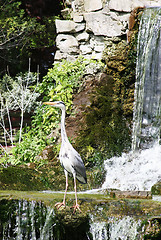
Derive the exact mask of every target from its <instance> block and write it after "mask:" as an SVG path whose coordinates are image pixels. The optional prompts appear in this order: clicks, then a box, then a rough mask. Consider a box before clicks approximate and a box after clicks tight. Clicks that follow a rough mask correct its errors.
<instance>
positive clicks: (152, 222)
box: [144, 216, 161, 239]
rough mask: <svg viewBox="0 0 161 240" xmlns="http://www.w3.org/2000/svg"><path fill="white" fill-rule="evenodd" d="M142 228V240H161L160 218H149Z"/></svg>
mask: <svg viewBox="0 0 161 240" xmlns="http://www.w3.org/2000/svg"><path fill="white" fill-rule="evenodd" d="M147 223H148V225H147V226H146V227H144V239H161V217H160V216H158V217H157V216H156V217H151V218H149V219H148V222H147Z"/></svg>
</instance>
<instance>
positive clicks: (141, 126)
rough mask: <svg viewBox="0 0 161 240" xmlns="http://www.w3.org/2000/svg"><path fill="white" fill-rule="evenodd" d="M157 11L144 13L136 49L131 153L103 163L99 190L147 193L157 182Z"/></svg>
mask: <svg viewBox="0 0 161 240" xmlns="http://www.w3.org/2000/svg"><path fill="white" fill-rule="evenodd" d="M160 108H161V8H147V9H145V10H144V13H143V15H142V19H141V22H140V28H139V34H138V46H137V65H136V85H135V103H134V114H133V116H134V117H133V135H132V139H133V141H132V151H131V152H130V153H128V154H126V153H123V154H122V156H121V157H113V158H111V159H107V160H106V161H105V163H104V165H105V170H106V179H105V182H104V184H103V186H102V188H103V189H107V188H116V189H120V190H148V191H149V190H151V187H152V186H153V185H154V184H155V183H156V182H157V181H159V180H160V179H161V145H159V140H160V129H161V112H160V111H161V109H160Z"/></svg>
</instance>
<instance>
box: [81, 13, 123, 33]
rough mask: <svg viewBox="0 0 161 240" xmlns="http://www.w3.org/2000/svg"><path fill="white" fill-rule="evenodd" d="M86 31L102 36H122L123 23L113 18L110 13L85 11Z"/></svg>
mask: <svg viewBox="0 0 161 240" xmlns="http://www.w3.org/2000/svg"><path fill="white" fill-rule="evenodd" d="M84 18H85V21H86V31H87V32H93V33H94V35H96V36H97V35H99V36H100V35H101V36H108V37H113V36H120V35H121V34H122V29H123V25H122V24H121V23H120V24H118V22H117V21H116V20H113V19H112V18H111V17H110V16H109V15H106V14H104V13H102V12H101V11H99V12H96V13H93V12H90V13H85V14H84Z"/></svg>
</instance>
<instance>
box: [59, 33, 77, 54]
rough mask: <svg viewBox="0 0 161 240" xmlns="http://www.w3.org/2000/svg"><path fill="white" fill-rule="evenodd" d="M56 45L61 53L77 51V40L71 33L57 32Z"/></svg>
mask: <svg viewBox="0 0 161 240" xmlns="http://www.w3.org/2000/svg"><path fill="white" fill-rule="evenodd" d="M56 46H57V48H58V49H60V51H61V52H63V53H74V54H76V53H79V49H78V41H77V39H76V38H75V37H74V36H72V35H67V34H59V35H58V36H57V38H56Z"/></svg>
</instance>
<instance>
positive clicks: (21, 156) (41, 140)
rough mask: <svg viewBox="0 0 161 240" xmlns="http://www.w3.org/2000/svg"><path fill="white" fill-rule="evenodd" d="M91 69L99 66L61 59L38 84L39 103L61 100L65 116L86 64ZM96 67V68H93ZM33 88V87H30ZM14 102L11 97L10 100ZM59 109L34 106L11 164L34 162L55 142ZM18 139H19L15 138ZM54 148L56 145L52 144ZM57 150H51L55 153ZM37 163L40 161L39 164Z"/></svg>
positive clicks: (79, 86) (69, 108)
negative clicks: (65, 110) (30, 120)
mask: <svg viewBox="0 0 161 240" xmlns="http://www.w3.org/2000/svg"><path fill="white" fill-rule="evenodd" d="M89 64H91V67H92V66H93V67H94V65H95V68H97V67H98V66H99V68H101V67H102V64H99V63H98V62H97V61H93V60H92V61H91V60H85V59H84V58H83V57H79V58H78V59H77V60H76V61H75V62H68V61H65V60H63V61H62V62H61V63H56V64H54V65H53V68H51V69H49V71H48V73H47V75H46V76H45V77H44V79H43V82H42V83H39V85H38V86H37V87H36V90H34V91H35V92H37V91H38V94H41V96H43V100H44V101H47V100H48V99H49V98H50V100H51V101H55V100H62V101H64V102H65V104H66V106H67V112H68V114H70V113H71V108H72V99H73V93H76V92H77V91H79V90H80V89H81V87H83V81H82V76H83V75H84V74H86V69H87V65H89ZM97 64H98V66H97ZM33 89H34V88H33ZM13 100H14V98H13ZM58 113H59V110H58V109H55V108H51V107H48V106H40V105H39V106H38V107H37V108H36V109H35V111H34V115H33V117H32V122H31V127H27V128H24V129H23V131H22V136H21V139H22V141H21V142H19V143H18V144H16V147H14V148H13V151H12V152H13V157H12V158H10V159H11V160H12V163H14V164H20V163H28V162H37V161H38V158H37V155H38V154H39V153H40V152H41V151H42V150H43V149H44V148H45V146H47V145H50V144H54V143H56V142H57V139H58V134H57V133H56V131H55V129H57V128H58V124H59V122H60V116H59V114H58ZM18 137H19V136H18ZM55 145H56V144H55ZM58 147H59V146H58ZM57 150H58V148H57V147H56V148H55V152H56V154H57ZM39 164H41V161H40V162H39Z"/></svg>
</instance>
